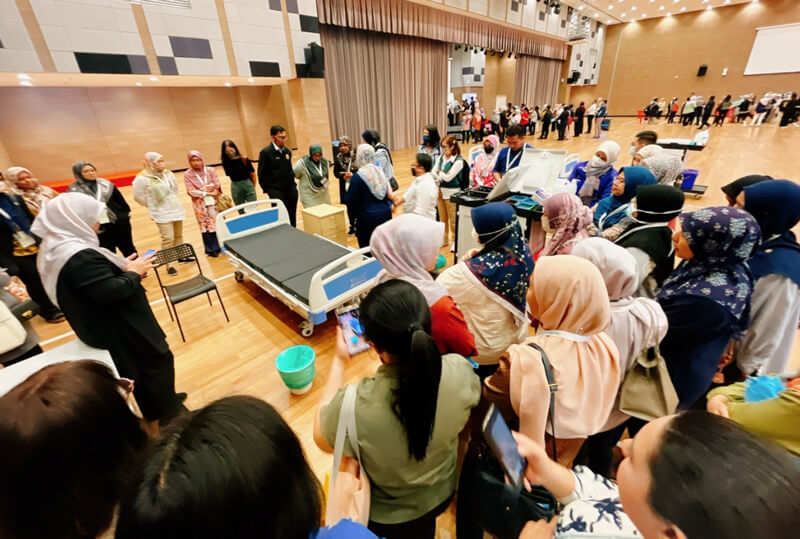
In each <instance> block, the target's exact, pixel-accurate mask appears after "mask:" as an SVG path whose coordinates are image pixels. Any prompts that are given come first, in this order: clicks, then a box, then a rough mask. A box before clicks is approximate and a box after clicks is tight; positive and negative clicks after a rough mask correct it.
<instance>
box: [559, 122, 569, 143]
mask: <svg viewBox="0 0 800 539" xmlns="http://www.w3.org/2000/svg"><path fill="white" fill-rule="evenodd" d="M566 130H567V126H566V125H561V124H558V140H564V133H565V132H566Z"/></svg>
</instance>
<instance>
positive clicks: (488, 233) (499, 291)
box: [436, 128, 533, 376]
mask: <svg viewBox="0 0 800 539" xmlns="http://www.w3.org/2000/svg"><path fill="white" fill-rule="evenodd" d="M509 129H510V128H509ZM472 225H473V227H474V229H475V232H474V234H473V236H477V238H476V240H477V242H478V243H479V244H480V246H481V248H480V250H479V251H478V252H473V253H470V254H468V255H467V256H466V257H464V258H463V259H462V260H461V261H460V262H459V263H458V264H456V265H454V266H451V267H449V268H447V269H446V270H445V271H444V272H442V274H441V275H439V277H438V278H437V279H436V281H437V282H438V283H439V284H441V285H442V286H444V287H445V288H446V289H447V291H448V292H449V294H450V296H452V298H453V299H454V300H455V302H456V305H458V307H459V309H461V312H463V313H464V318H466V320H467V325H468V326H469V328H470V330H471V331H472V334H473V335H475V347H476V348H477V349H478V355H477V356H476V357H475V358H474V359H475V361H477V362H478V363H479V364H481V366H482V367H481V369H480V370H479V373H480V374H481V376H487V375H488V374H491V373H492V372H493V371H494V369H496V368H497V361H498V358H499V357H500V355H501V354H503V353H504V352H505V351H506V349H507V348H508V347H509V346H511V345H512V344H515V343H519V342H522V340H523V339H525V337H527V335H528V325H529V324H528V319H527V317H526V316H525V312H526V306H525V294H527V292H528V282H529V280H530V276H531V274H532V273H533V258H531V252H530V249H529V247H528V242H527V241H526V240H525V238H524V237H523V235H522V228H521V227H520V225H519V220H518V219H517V215H516V214H515V213H514V208H512V207H511V206H510V205H509V204H506V203H505V202H490V203H489V204H485V205H483V206H479V207H477V208H474V209H473V210H472Z"/></svg>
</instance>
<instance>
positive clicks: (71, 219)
mask: <svg viewBox="0 0 800 539" xmlns="http://www.w3.org/2000/svg"><path fill="white" fill-rule="evenodd" d="M104 208H105V206H104V205H103V204H101V203H100V202H98V201H97V200H95V199H93V198H90V197H87V196H86V195H84V194H82V193H64V194H62V195H61V196H59V197H57V198H54V199H53V200H51V201H49V202H48V203H47V204H45V205H44V206H43V207H42V211H41V212H40V213H39V215H38V216H37V217H36V220H35V221H34V222H33V226H31V231H32V232H33V233H34V234H36V235H37V236H39V237H40V238H42V243H41V245H40V246H39V256H38V260H37V262H36V267H37V268H38V269H39V275H40V276H41V278H42V284H43V285H44V289H45V292H47V295H48V297H49V298H50V299H51V300H52V301H53V303H55V304H56V305H57V304H58V298H57V296H56V292H57V285H58V276H59V274H60V273H61V269H62V268H63V267H64V265H65V264H66V263H67V262H68V261H69V260H70V259H71V258H72V257H73V256H75V254H77V253H78V252H80V251H83V250H85V249H91V250H93V251H97V252H98V253H100V254H101V255H103V256H104V257H106V258H107V259H108V260H109V261H110V262H111V263H112V264H114V265H116V266H117V267H119V268H121V269H124V268H125V264H126V262H125V260H124V259H122V258H120V257H119V256H117V255H115V254H114V253H112V252H111V251H109V250H108V249H105V248H102V247H100V240H98V239H97V234H95V232H94V230H92V226H93V225H94V224H95V223H97V222H98V215H99V214H100V211H102V210H103V209H104Z"/></svg>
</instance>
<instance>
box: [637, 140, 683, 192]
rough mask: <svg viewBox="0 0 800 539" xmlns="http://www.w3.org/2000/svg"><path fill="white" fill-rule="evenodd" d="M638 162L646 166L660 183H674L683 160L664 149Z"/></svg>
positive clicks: (681, 167)
mask: <svg viewBox="0 0 800 539" xmlns="http://www.w3.org/2000/svg"><path fill="white" fill-rule="evenodd" d="M645 148H649V146H645ZM645 148H642V150H644V149H645ZM639 164H640V165H641V166H643V167H647V168H648V169H649V170H650V172H652V173H653V176H655V177H656V180H658V183H660V184H662V185H675V182H676V181H677V180H678V176H680V174H681V172H683V160H682V159H681V158H680V157H679V156H677V155H675V154H672V153H668V152H664V151H662V152H658V153H656V154H653V155H650V156H648V157H645V158H643V159H642V160H641V161H640V162H639Z"/></svg>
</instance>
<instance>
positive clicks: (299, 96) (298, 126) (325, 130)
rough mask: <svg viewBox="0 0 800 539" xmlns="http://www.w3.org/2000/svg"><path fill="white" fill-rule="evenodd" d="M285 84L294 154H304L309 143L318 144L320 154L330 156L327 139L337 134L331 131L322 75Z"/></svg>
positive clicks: (329, 139) (331, 139)
mask: <svg viewBox="0 0 800 539" xmlns="http://www.w3.org/2000/svg"><path fill="white" fill-rule="evenodd" d="M287 86H288V92H289V108H290V110H291V115H292V122H293V125H292V127H293V131H294V133H295V135H296V137H295V140H294V142H295V145H294V146H295V147H296V148H297V152H296V153H297V155H298V156H299V155H306V154H307V153H308V147H309V146H310V145H312V144H319V145H321V146H322V152H323V155H324V156H325V157H326V158H328V159H332V158H333V155H331V141H333V140H334V138H335V137H337V136H338V134H336V133H331V126H330V121H329V119H328V100H327V99H326V97H325V95H326V94H325V79H292V80H291V81H289V83H288V85H287Z"/></svg>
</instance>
